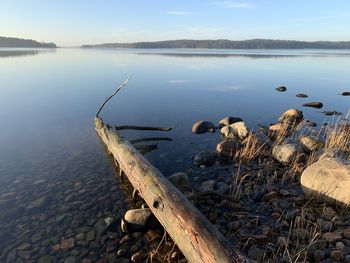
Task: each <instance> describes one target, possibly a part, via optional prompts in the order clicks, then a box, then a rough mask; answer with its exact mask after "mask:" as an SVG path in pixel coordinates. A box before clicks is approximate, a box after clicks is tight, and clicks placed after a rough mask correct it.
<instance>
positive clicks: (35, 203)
mask: <svg viewBox="0 0 350 263" xmlns="http://www.w3.org/2000/svg"><path fill="white" fill-rule="evenodd" d="M47 201H48V198H47V197H46V196H42V197H40V198H38V199H35V200H34V201H32V202H30V203H29V205H28V206H27V208H28V209H37V208H41V207H43V206H44V205H45V204H46V203H47Z"/></svg>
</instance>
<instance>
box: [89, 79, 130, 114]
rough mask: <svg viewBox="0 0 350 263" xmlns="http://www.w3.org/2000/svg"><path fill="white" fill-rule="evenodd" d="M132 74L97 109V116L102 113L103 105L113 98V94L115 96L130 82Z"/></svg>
mask: <svg viewBox="0 0 350 263" xmlns="http://www.w3.org/2000/svg"><path fill="white" fill-rule="evenodd" d="M131 76H132V75H131V74H130V75H129V77H128V78H127V79H126V80H125V81H124V83H123V84H121V85H120V86H119V87H118V88H117V89H116V90H115V91H114V92H113V94H112V95H111V96H109V97H108V98H107V99H106V100H105V101H104V102H103V104H102V105H101V107H100V108H99V109H98V111H97V113H96V117H98V115H99V114H100V112H101V110H102V109H103V107H104V106H105V105H106V103H107V102H108V101H109V100H110V99H111V98H113V96H114V95H115V94H117V93H118V92H119V91H120V90H121V89H122V88H123V87H124V86H125V85H126V84H127V83H128V81H129V80H130V78H131Z"/></svg>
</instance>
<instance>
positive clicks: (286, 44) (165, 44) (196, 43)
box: [81, 39, 350, 49]
mask: <svg viewBox="0 0 350 263" xmlns="http://www.w3.org/2000/svg"><path fill="white" fill-rule="evenodd" d="M81 47H82V48H216V49H306V48H310V49H350V41H342V42H331V41H314V42H308V41H295V40H273V39H251V40H242V41H233V40H227V39H218V40H188V39H183V40H167V41H155V42H135V43H106V44H98V45H83V46H81Z"/></svg>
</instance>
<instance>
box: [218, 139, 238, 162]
mask: <svg viewBox="0 0 350 263" xmlns="http://www.w3.org/2000/svg"><path fill="white" fill-rule="evenodd" d="M241 148H242V144H241V143H240V142H239V141H234V140H233V141H222V142H220V143H219V144H218V145H217V146H216V153H217V154H218V156H219V157H220V158H221V159H222V160H230V159H233V157H234V156H235V154H236V152H237V151H238V150H239V149H241Z"/></svg>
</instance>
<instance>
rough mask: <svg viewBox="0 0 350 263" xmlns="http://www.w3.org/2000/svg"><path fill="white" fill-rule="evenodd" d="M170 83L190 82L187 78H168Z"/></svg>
mask: <svg viewBox="0 0 350 263" xmlns="http://www.w3.org/2000/svg"><path fill="white" fill-rule="evenodd" d="M168 82H169V83H171V84H182V83H186V82H188V80H187V79H170V80H168Z"/></svg>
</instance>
